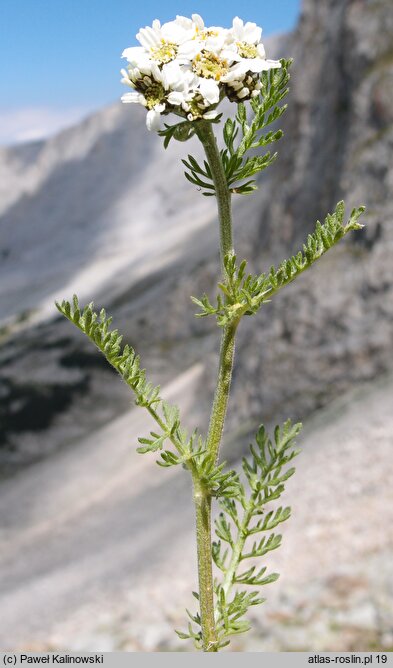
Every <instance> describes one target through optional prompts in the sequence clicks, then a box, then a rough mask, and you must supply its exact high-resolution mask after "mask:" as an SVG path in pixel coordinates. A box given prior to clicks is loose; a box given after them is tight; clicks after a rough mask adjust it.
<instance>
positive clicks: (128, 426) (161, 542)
mask: <svg viewBox="0 0 393 668" xmlns="http://www.w3.org/2000/svg"><path fill="white" fill-rule="evenodd" d="M392 44H393V9H392V4H391V1H390V0H326V1H325V2H323V3H321V2H318V1H317V0H305V1H304V4H303V11H302V16H301V20H300V22H299V25H298V28H297V29H296V31H295V33H294V35H292V36H291V37H287V36H283V37H282V38H280V39H278V40H276V41H275V43H274V44H272V45H270V49H269V55H271V56H272V57H278V56H280V55H284V56H288V55H293V56H294V58H295V64H294V68H293V78H292V84H291V94H290V99H289V102H290V105H289V110H288V112H287V114H286V116H285V117H284V123H283V125H284V130H285V138H284V139H283V140H282V142H281V146H280V148H279V150H280V156H279V160H278V161H277V162H276V163H275V164H274V165H273V166H272V167H271V168H270V169H269V173H267V174H266V175H264V176H263V179H262V181H261V183H260V189H259V191H258V193H257V194H256V195H255V196H253V197H251V198H244V199H239V200H238V201H236V202H235V239H236V247H237V250H238V255H239V256H241V257H247V258H249V260H250V263H251V266H252V267H253V268H254V269H255V270H259V271H262V270H264V269H265V268H268V267H269V266H270V264H271V263H272V262H273V261H279V260H281V259H282V258H283V257H285V256H288V255H289V254H291V253H292V252H294V251H296V250H297V249H298V248H299V245H301V243H302V240H303V239H304V238H305V237H306V235H307V233H308V232H309V231H310V230H311V229H312V227H313V225H314V223H315V220H316V219H317V218H323V216H324V215H325V214H326V213H327V212H328V211H329V210H332V209H333V207H334V206H335V204H336V202H337V201H338V200H339V199H341V198H344V199H345V200H346V202H347V206H348V209H349V208H350V207H351V206H353V205H358V204H361V203H364V204H366V205H367V217H366V219H365V222H366V223H367V227H366V229H365V230H364V231H363V232H360V233H357V234H356V235H353V236H352V237H351V238H347V239H346V240H345V241H344V242H342V243H341V245H340V246H338V247H336V248H335V249H334V250H333V251H331V252H330V253H328V254H327V255H326V257H324V258H323V259H322V260H321V261H320V262H319V263H318V266H316V267H315V268H313V269H312V270H311V271H310V272H307V273H305V274H304V276H302V277H301V278H300V279H299V280H298V281H296V283H294V284H293V285H292V286H291V287H289V288H287V289H286V291H285V292H284V294H282V295H281V294H279V295H277V297H276V298H275V299H274V300H273V301H272V303H271V304H268V305H266V307H265V308H264V309H263V310H262V312H261V313H259V314H258V316H257V317H256V318H255V319H251V318H250V319H248V320H246V319H245V321H244V322H243V323H242V327H241V328H240V333H239V342H238V347H237V364H236V369H235V374H234V383H233V395H232V399H231V409H232V410H231V412H230V418H229V422H228V429H227V432H226V438H227V441H228V442H227V444H226V452H227V453H229V456H233V457H235V456H236V454H238V452H239V450H240V448H241V447H242V446H243V444H244V441H245V439H246V438H247V439H248V436H249V434H250V432H252V431H253V429H254V427H255V425H256V424H257V423H259V422H260V421H261V419H263V420H265V421H266V422H268V423H271V422H273V421H276V420H279V419H281V418H282V417H288V416H290V417H292V418H298V417H301V418H307V420H305V421H306V424H309V425H311V426H310V427H309V428H308V434H307V433H306V437H305V441H304V442H305V453H304V458H303V459H302V458H299V460H300V459H302V461H301V462H300V463H299V469H300V470H299V477H298V478H294V483H293V487H292V492H290V494H292V497H291V500H293V503H294V505H296V508H297V510H296V508H295V511H296V512H297V513H298V514H297V515H296V514H295V517H294V522H293V524H292V525H291V527H290V529H288V543H287V547H285V548H283V551H282V552H281V554H280V556H279V557H278V559H279V563H278V568H279V570H281V567H282V571H283V573H285V574H286V575H285V579H284V578H283V580H282V583H283V584H282V587H281V584H280V583H281V580H280V583H279V584H278V587H277V589H276V594H272V595H270V594H269V597H270V596H276V599H274V601H273V603H272V607H271V608H270V613H266V616H263V617H262V619H263V620H264V621H262V622H261V623H262V626H260V625H259V626H258V629H257V630H258V633H257V636H254V638H253V639H252V643H253V644H252V648H254V649H265V650H266V649H269V648H271V649H273V650H276V649H315V650H317V649H330V650H335V649H338V650H344V649H357V650H359V649H364V650H368V649H375V648H377V649H382V648H389V647H392V646H393V636H392V629H391V610H392V606H391V601H392V596H391V592H392V571H391V550H392V544H393V537H392V533H391V526H392V524H391V502H389V498H390V496H391V485H390V486H389V479H390V477H391V465H392V464H391V462H392V458H391V457H389V447H391V444H392V440H393V421H392V416H391V410H390V408H391V405H392V398H393V389H392V388H393V385H392V382H391V377H389V373H387V372H389V370H391V368H392V360H393V356H392V350H393V299H392V297H393V294H392V293H393V269H392V261H391V258H392V252H393V230H392V219H393V204H392V202H393V199H392V195H393V163H392V159H391V155H392V148H393V146H392V145H393V111H392V110H393V51H392ZM143 116H144V114H143V112H140V110H139V111H138V109H134V108H133V109H130V108H129V107H127V108H124V107H121V105H120V104H115V105H113V106H112V107H110V108H108V109H104V110H102V111H101V112H99V113H98V114H96V115H94V116H92V117H90V118H89V119H87V120H86V121H85V122H84V123H82V124H80V125H78V126H76V127H75V128H71V129H70V130H67V131H66V132H63V133H61V134H60V135H59V136H57V137H54V138H52V139H50V140H48V141H45V142H39V143H34V144H29V145H26V146H20V147H17V148H9V149H2V150H1V151H0V176H1V178H0V194H1V204H0V207H1V208H0V304H1V306H0V397H1V403H0V425H1V429H0V467H1V471H2V475H4V477H8V480H2V481H1V485H0V496H1V503H0V508H1V518H0V529H1V532H0V540H1V541H3V544H2V548H1V550H0V553H1V555H2V557H1V566H0V567H1V570H2V574H3V575H4V577H2V578H1V586H0V596H1V600H2V605H1V607H2V610H6V611H7V616H6V620H5V621H3V625H2V633H3V640H2V642H3V643H6V644H7V648H8V649H15V648H17V647H24V648H29V649H31V648H34V647H37V648H39V649H41V648H45V649H63V648H67V649H75V650H78V649H89V650H98V649H114V648H115V649H147V650H151V649H156V648H157V647H165V648H168V647H169V648H170V647H172V646H173V645H172V644H171V643H172V642H173V641H172V635H169V633H170V632H169V628H172V627H173V626H174V625H176V624H178V623H179V621H178V620H179V616H180V614H181V613H180V612H179V611H180V609H182V608H183V606H185V605H187V604H188V603H189V598H188V592H189V590H190V579H191V578H192V573H191V570H190V568H189V564H190V563H192V558H193V556H192V555H193V554H194V547H193V542H192V536H191V528H190V521H191V511H192V509H191V507H190V505H187V503H188V501H187V500H186V499H187V490H186V486H187V484H188V480H187V479H186V477H185V476H184V475H183V474H182V472H180V473H177V472H175V473H172V472H169V473H168V475H169V478H165V473H164V474H163V472H162V471H159V470H158V467H154V465H153V463H152V461H151V459H150V460H149V459H147V458H141V457H139V455H136V453H135V452H134V450H133V443H134V442H135V439H136V435H137V434H138V435H139V434H141V433H146V430H147V429H148V427H149V425H148V424H147V423H146V420H145V419H144V417H143V416H142V415H141V412H140V411H138V412H137V411H136V410H133V411H130V410H129V405H130V397H129V394H128V392H127V388H126V387H124V386H123V385H122V384H121V383H120V382H119V379H118V378H117V377H116V375H115V374H114V373H112V371H111V370H110V368H108V366H107V365H106V363H105V362H104V361H103V360H102V359H101V358H100V356H99V355H98V354H97V353H96V351H95V350H94V348H92V346H91V345H90V344H89V342H87V341H85V340H84V338H83V336H82V335H81V334H80V333H78V332H77V331H74V329H73V328H72V327H71V326H70V324H69V323H68V322H66V321H63V319H61V318H60V317H58V316H57V315H56V311H55V310H54V308H53V300H54V299H55V298H58V299H59V298H60V299H61V298H62V297H69V296H70V295H71V294H72V292H73V291H76V292H78V294H79V295H80V297H81V299H82V300H83V301H87V300H91V299H94V301H95V302H96V303H97V305H98V306H99V307H101V306H102V305H105V306H106V307H107V310H108V311H109V312H111V313H112V314H113V315H114V317H115V322H116V326H118V327H119V329H120V330H121V331H122V332H124V334H125V338H126V340H128V341H129V342H130V343H131V344H132V345H134V346H135V347H136V348H137V349H138V351H139V352H140V353H141V355H142V359H143V364H144V366H146V367H147V368H148V370H149V374H150V376H152V378H153V380H154V381H157V382H161V383H162V384H163V385H164V386H165V387H164V394H165V393H166V392H168V397H169V398H171V397H173V398H174V399H176V400H178V401H179V403H180V404H181V407H182V408H183V410H184V414H185V415H186V418H187V420H188V422H189V424H190V425H195V426H196V425H198V426H199V427H200V428H201V429H202V430H203V429H204V428H205V425H206V418H207V410H208V407H209V402H210V399H211V394H212V392H213V387H214V381H215V365H216V355H217V349H218V342H219V332H218V331H217V328H216V326H215V323H214V322H209V320H208V319H202V320H198V319H195V318H194V315H193V313H194V307H193V306H192V304H191V303H190V300H189V296H190V294H194V295H195V296H199V295H201V294H202V293H203V292H204V291H206V292H207V293H208V294H210V295H214V293H215V283H216V281H217V273H218V270H217V266H218V252H217V236H218V234H217V221H216V214H215V208H214V201H212V200H211V199H210V198H203V197H201V196H200V193H198V192H197V191H196V190H194V189H193V188H192V187H191V186H190V185H189V184H187V183H186V182H185V180H184V178H183V176H182V165H181V162H180V157H182V156H184V154H185V153H186V152H190V151H192V152H197V151H198V147H197V146H195V145H194V144H193V145H192V146H191V145H190V146H188V145H183V144H177V145H171V146H170V148H169V149H168V151H166V152H164V151H163V149H162V145H161V141H160V140H159V139H158V138H157V137H156V136H155V135H151V134H148V133H147V132H146V130H145V126H144V118H143ZM169 381H171V383H170V382H169ZM364 384H366V385H365V388H366V389H364ZM358 386H359V387H358ZM331 402H332V403H331ZM324 406H328V407H327V408H324V409H323V410H322V411H317V413H316V416H312V415H311V414H313V413H314V412H315V411H316V410H317V409H321V408H322V407H324ZM326 411H327V412H326ZM312 425H314V426H313V427H312ZM32 463H35V465H34V466H32V465H31V466H26V465H27V464H32ZM152 468H153V469H154V471H153V470H152ZM15 473H16V475H15ZM180 474H182V475H180ZM162 476H164V477H162ZM180 497H181V498H184V499H185V501H184V507H183V506H182V507H181V509H180V510H181V512H180V511H179V498H180ZM332 500H333V501H332ZM295 502H296V503H295ZM158 509H159V510H158ZM175 511H176V512H175ZM158 518H159V522H157V519H158ZM164 520H165V521H164ZM366 526H367V531H366V529H365V527H366ZM332 546H333V547H334V549H331V548H332ZM178 550H182V554H183V555H186V559H185V560H183V565H182V566H181V568H180V566H179V570H178V572H177V574H176V575H177V580H176V582H177V585H178V586H177V587H174V580H173V573H172V571H171V568H172V566H171V564H172V563H173V558H174V555H175V554H176V551H178ZM177 553H178V552H177ZM146 555H148V557H149V558H147V557H146ZM158 555H159V556H158ZM321 564H322V568H321ZM152 573H156V574H157V577H156V578H154V583H155V585H154V586H153V585H152V582H153V580H152V577H151V576H152ZM310 573H311V574H312V577H310ZM168 583H170V589H171V591H170V592H169V591H168ZM175 589H176V597H177V598H176V597H175V598H173V599H172V598H171V604H170V605H169V604H168V601H169V598H170V595H171V596H172V594H173V592H174V590H175ZM141 600H143V601H147V603H146V606H145V607H144V608H143V609H141V608H140V607H138V606H139V604H140V601H141ZM151 601H153V602H154V605H153V606H152V605H151V604H150V603H151ZM172 601H173V603H172ZM171 606H172V607H171ZM152 607H154V609H155V610H156V613H155V617H154V615H153V617H152ZM135 611H137V612H136V613H135ZM163 614H164V615H167V617H168V619H166V620H165V623H164V627H165V628H163V627H162V626H161V631H160V626H159V625H160V624H162V615H163ZM263 614H265V613H263ZM269 615H270V616H269ZM92 620H94V622H92ZM174 620H175V624H174ZM138 624H139V626H138ZM295 627H296V628H295ZM157 629H158V631H157ZM298 631H299V633H298ZM89 634H90V635H89ZM149 634H150V635H149ZM168 638H169V640H168ZM34 642H35V645H34ZM360 645H361V647H360ZM176 647H177V646H176ZM242 647H243V646H242V645H239V648H242Z"/></svg>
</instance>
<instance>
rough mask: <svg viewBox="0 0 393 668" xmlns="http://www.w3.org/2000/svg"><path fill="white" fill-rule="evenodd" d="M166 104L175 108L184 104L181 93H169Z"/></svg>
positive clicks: (174, 91)
mask: <svg viewBox="0 0 393 668" xmlns="http://www.w3.org/2000/svg"><path fill="white" fill-rule="evenodd" d="M167 99H168V102H169V104H173V105H174V106H175V107H178V106H180V105H182V104H183V102H184V93H181V92H180V91H176V90H173V91H172V92H171V93H169V95H168V98H167Z"/></svg>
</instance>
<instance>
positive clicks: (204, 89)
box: [199, 78, 220, 104]
mask: <svg viewBox="0 0 393 668" xmlns="http://www.w3.org/2000/svg"><path fill="white" fill-rule="evenodd" d="M199 90H200V91H201V94H202V96H203V97H204V98H205V100H206V101H207V102H208V103H209V104H217V102H219V100H220V89H219V86H218V83H217V82H216V81H214V80H213V79H202V78H201V79H200V83H199Z"/></svg>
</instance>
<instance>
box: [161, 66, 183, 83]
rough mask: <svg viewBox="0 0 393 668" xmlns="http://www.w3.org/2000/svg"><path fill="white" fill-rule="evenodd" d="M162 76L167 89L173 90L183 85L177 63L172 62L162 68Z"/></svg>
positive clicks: (181, 74)
mask: <svg viewBox="0 0 393 668" xmlns="http://www.w3.org/2000/svg"><path fill="white" fill-rule="evenodd" d="M162 74H163V76H164V78H165V80H166V82H167V86H168V88H175V87H177V86H179V85H181V84H182V83H183V73H182V70H181V68H180V65H179V63H177V62H176V61H175V60H172V61H171V62H170V63H166V64H165V65H164V66H163V68H162Z"/></svg>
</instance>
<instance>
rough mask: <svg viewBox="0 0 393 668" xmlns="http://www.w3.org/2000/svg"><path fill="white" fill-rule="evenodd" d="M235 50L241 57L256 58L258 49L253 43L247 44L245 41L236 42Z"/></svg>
mask: <svg viewBox="0 0 393 668" xmlns="http://www.w3.org/2000/svg"><path fill="white" fill-rule="evenodd" d="M236 46H237V51H238V54H239V56H241V57H242V58H258V55H259V54H258V49H257V47H256V46H255V44H248V43H247V42H238V43H237V45H236Z"/></svg>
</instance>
